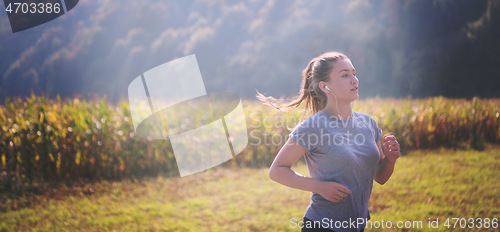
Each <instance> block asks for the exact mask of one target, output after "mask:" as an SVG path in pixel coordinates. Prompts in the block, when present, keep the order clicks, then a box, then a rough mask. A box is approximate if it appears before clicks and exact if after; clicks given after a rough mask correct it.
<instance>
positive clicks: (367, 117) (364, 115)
mask: <svg viewBox="0 0 500 232" xmlns="http://www.w3.org/2000/svg"><path fill="white" fill-rule="evenodd" d="M352 113H353V114H354V115H355V116H356V117H359V118H363V119H368V120H373V117H372V116H371V115H369V114H367V113H363V112H358V111H353V112H352Z"/></svg>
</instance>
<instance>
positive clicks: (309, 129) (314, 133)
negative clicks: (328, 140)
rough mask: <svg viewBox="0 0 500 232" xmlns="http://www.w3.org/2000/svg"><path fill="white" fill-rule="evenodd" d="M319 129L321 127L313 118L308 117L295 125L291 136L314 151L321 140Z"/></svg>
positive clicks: (310, 150) (308, 149)
mask: <svg viewBox="0 0 500 232" xmlns="http://www.w3.org/2000/svg"><path fill="white" fill-rule="evenodd" d="M318 131H319V128H318V127H317V126H316V125H315V124H314V123H312V121H311V120H308V119H306V120H305V121H303V122H301V123H300V124H299V125H298V126H297V127H295V129H294V130H293V131H292V133H290V138H292V139H293V140H294V141H295V142H296V143H298V144H299V145H301V146H302V147H304V148H305V149H306V151H307V152H312V151H314V149H315V148H316V147H317V146H318V144H319V142H320V135H319V132H318Z"/></svg>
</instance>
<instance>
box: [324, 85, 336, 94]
mask: <svg viewBox="0 0 500 232" xmlns="http://www.w3.org/2000/svg"><path fill="white" fill-rule="evenodd" d="M325 89H327V90H328V91H330V93H333V91H332V90H331V89H330V87H328V86H327V85H325ZM333 95H335V93H333Z"/></svg>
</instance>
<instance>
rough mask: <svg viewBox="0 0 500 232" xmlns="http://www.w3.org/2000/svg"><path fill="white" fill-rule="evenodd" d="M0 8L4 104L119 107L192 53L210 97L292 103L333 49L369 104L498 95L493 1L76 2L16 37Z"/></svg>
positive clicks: (499, 32) (498, 2) (496, 1)
mask: <svg viewBox="0 0 500 232" xmlns="http://www.w3.org/2000/svg"><path fill="white" fill-rule="evenodd" d="M1 9H2V12H1V13H0V54H1V55H0V98H1V99H4V98H5V97H8V96H25V95H29V94H30V93H31V92H34V93H36V94H44V95H48V96H51V97H53V96H56V95H61V96H83V97H88V96H93V95H98V96H104V95H106V96H108V99H111V100H116V99H119V98H120V97H125V96H126V93H127V87H128V84H129V83H130V81H131V80H133V79H134V78H136V77H137V76H138V75H140V73H142V72H144V71H146V70H149V69H151V68H153V67H155V66H157V65H159V64H162V63H164V62H167V61H170V60H172V59H175V58H179V57H183V56H185V55H189V54H196V56H197V58H198V63H199V65H200V69H201V73H202V75H203V78H204V82H205V86H206V87H207V90H208V91H230V92H237V93H238V94H240V95H241V96H242V97H246V98H253V96H254V95H255V91H256V90H258V91H260V92H263V93H265V94H269V95H273V96H291V95H294V94H296V93H297V91H298V87H299V84H300V72H301V70H302V68H303V67H304V66H305V65H306V63H307V62H308V61H309V59H310V58H312V57H313V56H315V55H317V54H319V53H321V52H324V51H328V50H338V51H341V52H344V53H346V54H348V55H349V56H351V58H352V60H353V63H354V65H355V66H356V67H357V69H358V76H359V78H360V87H361V93H362V96H364V97H369V96H377V95H378V96H391V97H404V96H413V97H426V96H436V95H443V96H448V97H471V96H480V97H499V96H500V91H499V89H500V58H499V57H500V0H474V1H471V0H402V1H399V0H382V1H379V0H354V1H342V0H334V1H332V0H325V1H320V0H313V1H310V0H303V1H285V0H276V1H272V0H271V1H265V0H249V1H223V0H217V1H211V0H197V1H186V0H182V1H181V0H177V1H173V0H170V1H164V0H144V1H132V0H120V1H112V0H98V1H97V0H96V1H94V0H81V1H80V3H79V4H78V5H77V6H76V7H75V8H74V9H73V10H71V11H70V12H68V13H67V14H66V15H63V16H61V17H59V18H57V19H55V20H53V21H50V22H48V23H45V24H42V25H40V26H37V27H34V28H31V29H28V30H25V31H21V32H17V33H12V31H11V29H10V26H9V21H8V18H7V14H6V12H5V8H3V6H2V7H1Z"/></svg>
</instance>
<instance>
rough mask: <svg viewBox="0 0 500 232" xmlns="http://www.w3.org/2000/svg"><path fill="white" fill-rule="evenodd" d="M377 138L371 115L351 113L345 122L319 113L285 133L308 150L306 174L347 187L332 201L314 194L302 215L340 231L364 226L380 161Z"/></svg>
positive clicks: (321, 112)
mask: <svg viewBox="0 0 500 232" xmlns="http://www.w3.org/2000/svg"><path fill="white" fill-rule="evenodd" d="M381 136H382V130H380V128H378V126H377V124H376V123H375V121H374V120H373V118H372V117H371V116H370V115H368V114H365V113H360V112H355V111H353V117H351V118H350V119H348V120H339V119H338V118H337V117H332V116H330V115H329V114H328V113H327V112H325V111H319V112H318V113H316V114H314V115H313V116H311V117H308V118H307V119H306V120H304V121H303V122H302V123H300V124H299V125H298V126H297V127H296V128H295V129H294V130H293V131H292V133H291V134H290V137H291V138H292V139H293V140H295V141H296V142H297V143H298V144H300V145H301V146H303V147H304V148H305V149H306V151H307V153H306V154H305V160H306V163H307V167H308V168H309V175H310V176H311V177H312V178H315V179H318V180H322V181H334V182H338V183H341V184H343V185H345V186H347V188H349V189H350V190H351V191H352V193H351V194H350V195H349V196H347V197H346V198H344V199H342V200H341V201H340V202H337V203H335V202H331V201H328V200H326V199H324V198H323V197H322V196H321V195H319V194H317V193H313V194H312V195H311V202H310V204H309V206H308V207H307V210H306V213H305V215H304V216H305V217H307V218H309V219H311V220H313V221H319V222H320V224H321V225H322V226H325V225H328V227H330V226H333V228H330V229H333V230H335V231H339V232H341V231H358V230H359V229H362V228H364V227H365V225H366V223H365V222H366V221H367V220H368V219H369V218H370V214H369V212H368V201H369V199H370V194H371V192H372V186H373V176H374V174H375V170H376V167H377V165H378V163H379V160H380V156H379V150H378V148H377V141H379V140H380V137H381ZM358 218H359V219H358ZM353 221H354V222H355V223H352V222H353ZM325 222H327V223H325ZM357 223H361V224H359V225H358V224H357ZM353 225H356V227H357V226H359V229H358V228H352V227H353Z"/></svg>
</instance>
